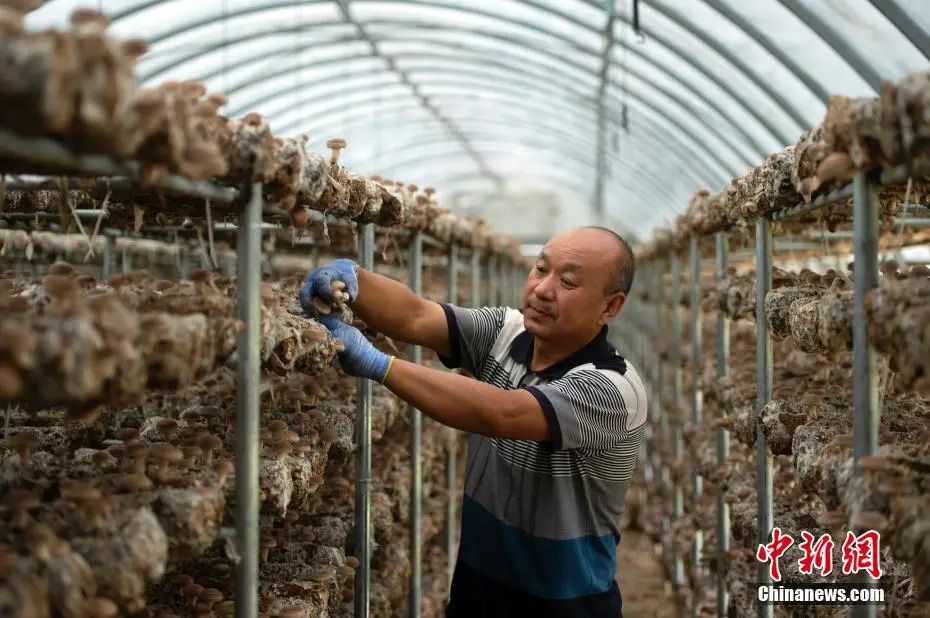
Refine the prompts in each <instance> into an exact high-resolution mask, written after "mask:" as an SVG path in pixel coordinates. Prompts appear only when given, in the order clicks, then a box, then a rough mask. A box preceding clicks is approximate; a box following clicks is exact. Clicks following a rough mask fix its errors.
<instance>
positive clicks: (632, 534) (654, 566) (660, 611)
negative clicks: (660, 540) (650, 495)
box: [617, 528, 678, 618]
mask: <svg viewBox="0 0 930 618" xmlns="http://www.w3.org/2000/svg"><path fill="white" fill-rule="evenodd" d="M617 582H619V584H620V594H621V596H622V597H623V615H624V616H632V617H634V618H635V617H637V616H648V617H650V618H676V617H677V616H678V612H677V611H676V608H675V601H674V599H673V597H672V594H671V591H670V590H668V589H667V586H666V579H665V575H664V573H663V572H662V563H661V562H660V561H659V559H658V558H657V557H656V555H655V552H654V551H653V548H652V541H650V540H649V536H648V535H646V533H644V532H642V531H640V530H634V529H629V528H627V529H624V531H623V539H622V540H621V541H620V547H619V549H618V550H617Z"/></svg>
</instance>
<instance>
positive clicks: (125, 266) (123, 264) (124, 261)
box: [120, 245, 132, 275]
mask: <svg viewBox="0 0 930 618" xmlns="http://www.w3.org/2000/svg"><path fill="white" fill-rule="evenodd" d="M120 269H121V270H122V271H123V274H124V275H125V274H127V273H129V272H130V271H132V256H131V255H129V250H128V249H127V248H126V245H123V249H122V251H120Z"/></svg>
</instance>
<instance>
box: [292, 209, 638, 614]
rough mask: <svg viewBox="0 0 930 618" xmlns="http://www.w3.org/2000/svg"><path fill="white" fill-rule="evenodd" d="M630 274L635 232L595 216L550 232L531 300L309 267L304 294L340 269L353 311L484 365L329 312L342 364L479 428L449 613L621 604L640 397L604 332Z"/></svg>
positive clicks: (458, 423) (608, 609)
mask: <svg viewBox="0 0 930 618" xmlns="http://www.w3.org/2000/svg"><path fill="white" fill-rule="evenodd" d="M633 274H634V258H633V253H632V250H631V249H630V247H629V245H628V244H627V243H626V242H625V241H624V240H623V239H622V238H621V237H619V236H618V235H616V234H615V233H613V232H612V231H610V230H607V229H605V228H596V227H588V228H579V229H575V230H571V231H568V232H566V233H563V234H561V235H559V236H556V237H554V238H553V239H551V240H550V241H549V242H548V243H547V244H546V246H545V247H544V248H543V250H542V252H541V253H540V255H539V257H538V259H537V260H536V264H535V265H534V266H533V269H532V271H531V272H530V274H529V276H528V278H527V281H526V286H525V288H524V290H523V299H522V305H523V310H522V313H521V311H518V310H516V309H509V308H502V307H483V308H478V309H465V308H461V307H456V306H452V305H448V304H446V305H439V304H436V303H433V302H430V301H427V300H425V299H422V298H420V297H418V296H416V295H414V294H413V293H412V292H411V291H410V290H409V289H408V288H407V287H405V286H404V285H402V284H400V283H398V282H396V281H394V280H392V279H389V278H387V277H383V276H380V275H377V274H374V273H371V272H368V271H366V270H363V269H361V268H358V267H357V266H356V265H354V264H353V263H352V262H350V261H348V260H337V261H335V262H333V263H331V264H329V265H327V266H324V267H322V268H319V269H317V270H315V271H314V272H313V273H311V275H310V277H309V278H308V280H307V283H306V284H305V286H304V287H303V288H302V289H301V292H300V300H301V303H302V304H303V305H304V306H305V307H307V306H309V304H310V303H311V301H312V299H313V298H314V297H315V296H319V297H321V298H323V299H324V300H331V298H332V296H331V292H330V289H331V288H330V284H331V283H332V282H333V281H336V280H340V281H343V282H345V284H346V288H347V290H348V293H349V296H350V303H351V306H352V309H353V310H354V311H355V313H356V314H357V315H358V316H359V317H360V318H361V319H362V320H363V321H364V322H366V323H367V324H368V325H370V326H371V327H372V328H374V329H376V330H378V331H380V332H382V333H384V334H386V335H387V336H389V337H391V338H395V339H399V340H402V341H406V342H408V343H411V344H417V345H421V346H424V347H427V348H430V349H432V350H435V351H436V352H437V353H438V354H439V356H440V358H441V359H442V361H443V363H444V364H445V365H446V366H448V367H450V368H451V367H463V368H464V369H466V370H467V371H468V372H469V373H470V374H471V375H473V376H475V377H476V378H477V379H471V378H469V377H466V376H462V375H458V374H456V373H450V372H445V371H438V370H435V369H431V368H428V367H424V366H421V365H415V364H413V363H410V362H407V361H404V360H401V359H399V358H395V357H392V356H388V355H386V354H384V353H382V352H380V351H378V350H377V349H375V348H374V347H373V346H372V345H371V344H370V343H369V342H368V340H367V339H366V338H365V337H364V335H362V334H361V333H360V332H359V331H358V330H356V329H355V328H353V327H351V326H348V325H346V324H343V323H341V322H339V321H338V320H336V319H334V318H332V317H324V318H323V322H324V323H325V324H326V326H327V327H328V328H329V329H330V330H331V331H332V333H333V334H334V336H336V337H337V338H339V339H340V340H342V341H343V343H344V344H345V351H344V352H342V353H340V355H339V361H340V364H341V366H342V368H343V369H344V370H345V371H346V372H348V373H349V374H351V375H355V376H363V377H366V378H370V379H372V380H377V381H379V382H381V383H383V384H384V385H385V386H387V388H389V389H390V390H391V391H393V392H394V393H396V394H397V395H398V396H400V397H401V398H402V399H404V400H405V401H407V402H409V403H411V404H412V405H413V406H414V407H416V408H417V409H419V410H420V411H422V412H423V413H424V414H426V415H428V416H430V417H432V418H434V419H436V420H437V421H439V422H440V423H443V424H445V425H449V426H451V427H455V428H456V429H460V430H463V431H467V432H470V434H471V435H470V437H469V443H468V461H467V468H466V470H467V471H466V478H465V496H464V499H463V501H462V533H461V541H460V544H459V555H458V560H457V562H456V568H455V574H454V576H453V581H452V590H451V598H450V602H449V606H448V607H447V610H446V612H447V614H446V615H447V616H454V617H458V616H467V617H469V618H472V617H474V618H483V617H486V616H487V617H498V616H502V617H503V616H518V615H519V616H522V615H533V616H540V617H546V618H551V617H555V616H596V617H600V616H603V617H605V618H606V617H608V616H609V617H610V618H616V617H617V616H620V615H621V599H620V591H619V589H618V587H617V584H616V583H615V581H614V574H615V572H616V568H615V567H616V548H617V543H618V542H619V540H620V531H619V527H618V526H619V520H620V515H621V513H622V510H623V499H624V493H625V491H626V487H627V484H628V483H629V481H630V478H631V477H632V474H633V470H634V467H635V464H636V454H637V451H638V448H639V444H640V442H641V440H642V436H643V430H644V424H645V421H646V394H645V391H644V389H643V385H642V382H641V381H640V379H639V376H638V375H637V374H636V371H635V370H634V369H633V367H631V366H630V364H629V363H627V362H625V360H624V359H623V358H622V357H620V356H619V355H618V354H617V353H616V351H615V350H614V349H613V348H612V347H611V345H610V344H609V343H608V342H607V339H606V335H607V326H606V324H607V322H608V321H609V320H610V319H611V318H613V317H614V316H615V315H617V313H618V312H619V311H620V309H621V307H622V306H623V304H624V302H625V300H626V298H627V296H628V294H629V292H630V286H631V285H632V281H633Z"/></svg>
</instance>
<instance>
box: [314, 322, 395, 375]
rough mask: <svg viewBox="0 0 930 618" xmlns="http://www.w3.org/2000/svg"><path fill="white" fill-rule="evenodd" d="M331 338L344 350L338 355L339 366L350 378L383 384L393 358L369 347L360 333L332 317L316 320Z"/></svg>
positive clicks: (366, 340) (368, 342)
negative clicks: (338, 341)
mask: <svg viewBox="0 0 930 618" xmlns="http://www.w3.org/2000/svg"><path fill="white" fill-rule="evenodd" d="M318 319H319V321H320V323H321V324H323V326H325V327H326V328H327V329H329V332H330V333H332V335H333V337H335V338H336V339H338V340H340V341H341V342H342V343H343V345H344V346H345V350H343V351H342V352H340V353H339V366H340V367H342V370H343V371H345V372H346V373H347V374H349V375H351V376H357V377H361V378H368V379H369V380H376V381H378V382H381V383H383V382H384V380H385V378H387V374H388V371H390V369H391V364H392V363H393V362H394V357H393V356H389V355H387V354H385V353H384V352H382V351H381V350H379V349H378V348H376V347H375V346H373V345H371V342H370V341H368V339H367V338H366V337H365V335H363V334H362V331H360V330H359V329H357V328H355V327H354V326H352V325H351V324H346V323H345V322H342V321H341V320H339V319H338V318H335V317H332V316H328V315H327V316H321V317H320V318H318Z"/></svg>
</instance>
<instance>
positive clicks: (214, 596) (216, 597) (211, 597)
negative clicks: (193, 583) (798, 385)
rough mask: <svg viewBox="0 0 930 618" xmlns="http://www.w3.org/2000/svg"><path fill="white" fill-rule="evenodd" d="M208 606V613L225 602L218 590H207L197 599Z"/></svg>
mask: <svg viewBox="0 0 930 618" xmlns="http://www.w3.org/2000/svg"><path fill="white" fill-rule="evenodd" d="M197 598H198V599H200V600H202V601H204V602H205V603H206V604H207V611H211V610H212V609H213V606H214V605H216V604H217V603H219V602H220V601H222V600H223V598H224V597H223V593H222V592H221V591H220V590H218V589H216V588H207V589H205V590H203V591H202V592H201V593H200V594H199V595H198V597H197Z"/></svg>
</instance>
